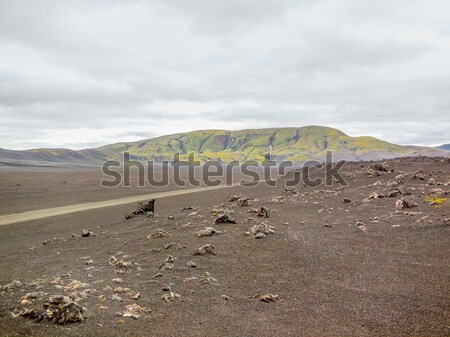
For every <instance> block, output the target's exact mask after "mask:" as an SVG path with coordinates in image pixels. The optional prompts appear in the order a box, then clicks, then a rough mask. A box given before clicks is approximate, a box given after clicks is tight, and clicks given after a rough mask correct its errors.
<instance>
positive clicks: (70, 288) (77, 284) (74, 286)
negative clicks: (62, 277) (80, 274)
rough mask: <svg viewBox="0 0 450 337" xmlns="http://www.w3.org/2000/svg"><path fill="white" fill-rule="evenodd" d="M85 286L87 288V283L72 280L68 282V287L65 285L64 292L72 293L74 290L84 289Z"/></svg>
mask: <svg viewBox="0 0 450 337" xmlns="http://www.w3.org/2000/svg"><path fill="white" fill-rule="evenodd" d="M87 286H88V284H87V283H83V282H80V281H78V280H72V282H70V283H69V284H68V285H66V286H65V287H64V291H66V292H72V291H74V290H77V289H78V288H85V287H87Z"/></svg>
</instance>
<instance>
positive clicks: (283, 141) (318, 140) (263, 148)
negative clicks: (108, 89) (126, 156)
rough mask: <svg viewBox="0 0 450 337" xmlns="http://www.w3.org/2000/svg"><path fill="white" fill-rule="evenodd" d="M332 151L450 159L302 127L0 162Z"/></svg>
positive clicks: (363, 156)
mask: <svg viewBox="0 0 450 337" xmlns="http://www.w3.org/2000/svg"><path fill="white" fill-rule="evenodd" d="M327 150H331V151H333V153H334V158H335V159H348V160H375V159H387V158H394V157H401V156H418V155H425V156H450V152H449V151H447V150H449V144H447V145H443V146H442V147H440V148H432V147H421V146H401V145H396V144H392V143H388V142H385V141H382V140H379V139H376V138H373V137H350V136H348V135H346V134H345V133H343V132H342V131H339V130H337V129H333V128H328V127H321V126H306V127H300V128H272V129H254V130H240V131H227V130H203V131H193V132H187V133H178V134H172V135H167V136H162V137H156V138H151V139H145V140H141V141H137V142H126V143H116V144H111V145H106V146H102V147H99V148H95V149H85V150H79V151H75V150H68V149H34V150H24V151H13V150H6V149H0V163H1V162H3V163H4V164H11V163H20V164H23V165H27V163H29V164H32V163H39V165H44V164H45V163H47V164H50V163H54V164H88V165H91V164H101V163H102V162H103V161H105V160H108V159H117V160H120V159H121V158H122V155H123V153H124V152H125V151H127V152H129V153H130V154H131V156H132V158H133V159H138V160H155V161H161V160H171V159H173V156H174V155H175V154H176V153H180V154H181V156H180V159H185V158H186V156H187V154H188V153H191V152H194V153H195V156H196V158H197V159H200V160H202V161H207V160H218V161H221V162H224V163H226V162H230V161H232V160H240V161H245V160H263V159H264V155H265V154H267V153H269V152H271V154H272V158H273V159H275V160H278V161H281V160H292V161H296V162H301V161H305V160H310V159H318V160H323V159H324V156H325V152H326V151H327Z"/></svg>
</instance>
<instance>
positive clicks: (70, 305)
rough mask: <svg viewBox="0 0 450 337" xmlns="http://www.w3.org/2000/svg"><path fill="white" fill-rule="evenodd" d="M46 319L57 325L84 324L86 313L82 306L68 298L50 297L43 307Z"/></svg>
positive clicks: (60, 296) (61, 296)
mask: <svg viewBox="0 0 450 337" xmlns="http://www.w3.org/2000/svg"><path fill="white" fill-rule="evenodd" d="M43 307H44V309H45V312H44V313H43V316H44V318H45V319H47V320H49V321H52V322H53V323H56V324H67V323H76V322H83V321H84V317H83V315H82V313H83V312H84V311H85V308H83V307H82V306H81V305H79V304H78V303H77V302H75V301H73V300H71V299H70V298H69V297H68V296H63V295H53V296H50V297H49V298H48V299H47V300H46V301H45V302H44V305H43Z"/></svg>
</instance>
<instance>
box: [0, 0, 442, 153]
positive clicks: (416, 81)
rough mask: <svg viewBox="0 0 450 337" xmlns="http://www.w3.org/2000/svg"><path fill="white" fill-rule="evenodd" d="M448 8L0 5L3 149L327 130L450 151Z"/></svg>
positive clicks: (352, 2)
mask: <svg viewBox="0 0 450 337" xmlns="http://www.w3.org/2000/svg"><path fill="white" fill-rule="evenodd" d="M448 12H450V5H449V3H448V1H445V0H411V1H409V2H408V5H407V6H406V5H405V2H404V1H400V0H390V1H386V0H374V1H370V2H363V1H359V0H339V1H337V0H314V1H313V0H227V1H222V0H217V1H216V0H191V1H185V0H153V1H138V0H111V1H101V0H73V1H71V0H69V1H58V0H36V1H25V0H0V55H1V62H0V121H1V123H0V147H4V148H12V149H22V148H34V147H70V148H83V147H93V146H99V145H103V144H108V143H112V142H116V141H126V140H138V139H142V138H149V137H153V136H156V135H162V134H168V133H174V132H184V131H191V130H196V129H205V128H208V129H212V128H214V129H216V128H220V129H242V128H259V127H274V126H304V125H310V124H315V125H326V126H331V127H336V128H339V129H341V130H342V131H344V132H346V133H348V134H350V135H372V136H375V137H379V138H382V139H385V140H388V141H391V142H394V143H399V144H422V145H436V144H441V143H446V142H447V143H449V142H450V139H449V137H448V134H449V131H450V96H449V95H448V88H450V67H449V66H448V60H449V59H450V24H449V23H448V22H449V21H448V18H447V13H448Z"/></svg>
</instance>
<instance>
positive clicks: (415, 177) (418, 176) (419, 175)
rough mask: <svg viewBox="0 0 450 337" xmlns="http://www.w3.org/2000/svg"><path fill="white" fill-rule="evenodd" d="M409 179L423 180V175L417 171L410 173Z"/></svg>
mask: <svg viewBox="0 0 450 337" xmlns="http://www.w3.org/2000/svg"><path fill="white" fill-rule="evenodd" d="M411 179H417V180H425V176H424V175H423V174H422V172H421V171H418V172H416V173H414V174H413V175H412V177H411Z"/></svg>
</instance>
